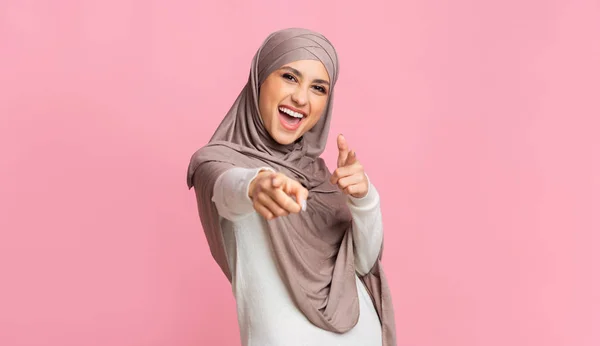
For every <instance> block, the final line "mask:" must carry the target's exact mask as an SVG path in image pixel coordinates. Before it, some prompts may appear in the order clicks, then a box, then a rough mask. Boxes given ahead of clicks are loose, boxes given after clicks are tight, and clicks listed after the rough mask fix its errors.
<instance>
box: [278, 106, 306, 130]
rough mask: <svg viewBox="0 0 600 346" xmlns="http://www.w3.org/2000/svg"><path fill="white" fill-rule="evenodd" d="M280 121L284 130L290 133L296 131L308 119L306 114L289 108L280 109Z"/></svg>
mask: <svg viewBox="0 0 600 346" xmlns="http://www.w3.org/2000/svg"><path fill="white" fill-rule="evenodd" d="M278 110H279V121H280V122H281V125H282V126H283V128H285V129H286V130H289V131H295V130H297V129H298V127H300V124H301V123H302V121H303V120H304V118H306V114H304V112H302V111H300V110H297V109H295V108H292V107H288V106H280V107H279V109H278Z"/></svg>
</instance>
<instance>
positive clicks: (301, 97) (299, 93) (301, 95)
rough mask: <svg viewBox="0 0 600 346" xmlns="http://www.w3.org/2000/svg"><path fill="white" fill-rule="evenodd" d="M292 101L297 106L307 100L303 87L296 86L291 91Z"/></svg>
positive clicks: (302, 104)
mask: <svg viewBox="0 0 600 346" xmlns="http://www.w3.org/2000/svg"><path fill="white" fill-rule="evenodd" d="M292 101H293V102H294V103H296V104H297V105H298V106H300V107H301V106H304V105H305V104H306V103H307V102H308V94H307V92H306V90H304V88H296V90H295V91H294V92H293V93H292Z"/></svg>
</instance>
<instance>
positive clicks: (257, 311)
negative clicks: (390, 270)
mask: <svg viewBox="0 0 600 346" xmlns="http://www.w3.org/2000/svg"><path fill="white" fill-rule="evenodd" d="M262 169H268V170H272V169H270V168H267V167H265V168H258V169H247V168H241V167H236V168H231V169H229V170H227V171H226V172H225V173H223V174H222V175H221V176H220V177H219V178H218V179H217V181H216V183H215V187H214V191H213V198H212V200H213V202H214V203H215V205H216V208H217V210H218V212H219V215H220V222H221V229H222V231H223V236H224V241H225V248H226V252H227V260H228V264H229V268H231V272H232V291H233V294H234V296H235V299H236V305H237V314H238V323H239V328H240V337H241V341H242V344H243V345H244V346H296V345H298V346H300V345H302V346H313V345H314V346H316V345H327V346H329V345H331V346H333V345H339V346H381V344H382V339H381V324H380V322H379V317H378V316H377V312H376V311H375V308H374V306H373V303H372V301H371V298H370V296H369V294H368V292H367V289H366V288H365V286H364V284H363V283H362V282H361V281H360V279H359V278H358V276H356V286H357V289H358V298H359V306H360V316H359V320H358V323H357V324H356V326H355V327H354V328H353V329H352V330H350V331H349V332H347V333H344V334H337V333H333V332H329V331H327V330H323V329H321V328H318V327H316V326H315V325H313V324H312V323H311V322H310V321H309V320H308V319H307V318H306V317H305V316H304V315H303V314H302V312H301V311H300V310H299V309H298V308H297V307H296V306H295V305H294V302H293V301H292V298H291V296H290V295H289V293H288V291H287V289H286V287H285V284H284V283H283V281H282V280H281V277H280V275H279V272H278V270H277V267H276V264H275V261H274V257H273V254H272V250H271V247H270V246H269V241H268V238H267V227H268V226H267V222H266V220H265V219H264V218H263V217H262V216H260V215H259V214H258V213H257V212H256V211H255V210H254V208H253V206H252V200H251V199H250V198H249V197H248V189H249V186H250V182H251V181H252V180H253V179H254V178H255V177H256V176H257V175H258V173H259V171H260V170H262ZM348 207H349V209H350V212H351V214H352V219H353V232H354V233H353V238H354V246H355V264H356V271H357V272H358V274H364V273H367V272H368V271H369V270H370V269H371V267H372V266H373V265H374V264H375V261H376V260H377V257H378V255H379V250H380V248H381V243H382V240H383V225H382V218H381V210H380V204H379V194H378V193H377V190H376V189H375V188H374V187H373V185H372V184H371V183H369V191H368V194H367V195H366V196H365V197H363V198H353V197H351V196H349V197H348Z"/></svg>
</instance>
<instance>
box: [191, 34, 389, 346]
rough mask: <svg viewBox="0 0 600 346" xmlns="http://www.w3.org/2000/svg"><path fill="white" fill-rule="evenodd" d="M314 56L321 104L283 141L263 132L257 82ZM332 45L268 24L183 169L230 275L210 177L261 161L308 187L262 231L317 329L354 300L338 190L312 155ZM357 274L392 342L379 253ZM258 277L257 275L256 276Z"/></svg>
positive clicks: (351, 319)
mask: <svg viewBox="0 0 600 346" xmlns="http://www.w3.org/2000/svg"><path fill="white" fill-rule="evenodd" d="M308 59H310V60H318V61H320V62H321V63H323V65H324V66H325V68H326V70H327V73H328V74H329V78H330V84H331V85H330V90H329V99H328V103H327V106H326V109H325V111H324V113H323V115H322V116H321V118H320V120H319V121H318V122H317V123H316V124H315V126H314V127H313V128H312V129H310V130H309V131H307V132H306V133H305V134H304V136H302V137H301V138H299V139H298V140H297V141H296V142H294V143H292V144H289V145H281V144H279V143H277V142H276V141H275V140H273V139H272V138H271V136H270V135H269V133H268V132H267V130H266V129H265V127H264V126H263V123H262V119H261V117H260V114H259V108H258V94H259V88H260V85H261V84H262V82H263V81H264V80H265V79H266V78H267V77H268V76H269V74H270V73H271V72H273V71H275V70H277V69H279V68H280V67H281V66H283V65H285V64H288V63H291V62H293V61H298V60H308ZM338 73H339V67H338V58H337V53H336V51H335V49H334V47H333V45H332V44H331V43H330V42H329V41H328V40H327V39H326V38H325V37H324V36H323V35H321V34H319V33H316V32H313V31H310V30H307V29H301V28H290V29H284V30H280V31H276V32H274V33H272V34H271V35H269V36H268V37H267V38H266V40H265V41H264V42H263V44H262V45H261V47H260V48H259V49H258V51H257V52H256V54H255V56H254V58H253V59H252V65H251V70H250V76H249V79H248V82H247V84H246V85H245V87H244V88H243V90H242V91H241V93H240V94H239V95H238V97H237V99H236V100H235V102H234V104H233V105H232V107H231V108H230V110H229V112H228V113H227V115H226V116H225V118H224V119H223V121H222V122H221V123H220V125H219V126H218V128H217V130H216V131H215V133H214V135H213V136H212V138H211V139H210V141H209V143H208V144H206V145H205V146H204V147H202V148H201V149H199V150H198V151H196V152H195V153H194V154H193V155H192V158H191V160H190V164H189V167H188V173H187V185H188V188H190V189H191V188H192V187H194V189H195V192H196V199H197V203H198V210H199V215H200V219H201V223H202V227H203V229H204V232H205V235H206V239H207V241H208V244H209V247H210V251H211V254H212V256H213V258H214V259H215V261H216V262H217V264H218V265H219V266H220V268H221V270H222V271H223V273H224V274H225V276H226V277H227V279H228V280H229V281H230V282H231V281H232V274H231V271H230V268H229V264H228V263H227V255H226V253H225V246H224V240H223V235H222V231H221V228H220V223H219V215H218V213H217V210H216V207H215V205H214V204H213V203H212V202H211V198H212V194H213V188H214V184H215V181H216V180H217V178H218V177H219V176H220V175H221V174H222V173H224V172H225V171H226V170H228V169H230V168H232V167H235V166H237V167H245V168H259V167H264V166H269V167H272V168H273V169H275V170H276V171H278V172H281V173H284V174H285V175H286V176H288V177H290V178H292V179H295V180H297V181H298V182H300V183H301V184H302V185H303V186H304V187H306V188H307V189H308V190H309V196H308V200H307V210H306V211H304V212H301V213H299V214H290V215H288V216H286V217H278V218H275V219H273V220H271V221H267V224H268V231H267V236H268V239H269V240H270V243H271V248H272V250H273V256H274V259H275V262H276V265H277V268H278V270H279V274H280V276H281V279H282V281H283V282H284V283H285V285H286V287H287V290H288V292H289V294H290V296H291V297H292V300H293V301H294V303H295V304H296V306H297V307H298V309H300V311H302V313H303V314H304V315H305V316H306V318H307V319H308V320H309V321H310V322H311V323H313V324H314V325H316V326H317V327H320V328H322V329H325V330H328V331H331V332H335V333H344V332H347V331H349V330H351V329H352V328H353V327H354V326H355V325H356V323H357V322H358V317H359V313H360V311H359V301H358V295H357V289H356V278H355V273H356V272H355V267H354V242H353V239H352V216H351V214H350V211H349V209H348V206H347V204H346V203H347V202H346V201H347V196H345V195H344V194H343V193H342V192H341V191H340V190H339V189H338V187H337V186H335V185H332V184H331V183H330V182H329V178H330V176H331V173H330V171H329V169H328V167H327V165H326V164H325V162H324V160H323V159H321V158H320V155H321V154H322V153H323V151H324V150H325V145H326V142H327V136H328V132H329V124H330V122H331V116H332V105H333V94H334V89H335V88H334V85H335V83H336V81H337V79H338ZM382 252H383V247H382V249H381V251H380V254H379V258H378V260H377V262H376V263H375V265H374V266H373V268H372V269H371V271H370V272H369V273H367V274H366V275H364V276H362V277H361V278H360V279H361V280H362V282H363V283H364V284H365V286H366V288H367V291H368V292H369V294H370V296H371V298H372V300H373V303H374V306H375V309H376V311H377V313H378V316H379V319H380V321H381V325H382V334H383V345H384V346H392V345H396V331H395V321H394V311H393V306H392V300H391V295H390V290H389V287H388V285H387V281H386V278H385V275H384V272H383V269H382V265H381V256H382ZM256 279H257V280H260V278H256Z"/></svg>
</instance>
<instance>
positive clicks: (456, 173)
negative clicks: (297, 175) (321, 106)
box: [0, 0, 600, 346]
mask: <svg viewBox="0 0 600 346" xmlns="http://www.w3.org/2000/svg"><path fill="white" fill-rule="evenodd" d="M206 3H208V4H206ZM368 4H369V7H365V6H364V4H363V3H356V4H350V3H349V2H348V1H312V0H311V1H304V2H301V3H292V2H288V3H287V4H284V2H281V1H279V0H270V1H266V0H263V1H252V4H251V2H250V1H221V2H220V4H217V2H216V1H214V2H213V1H210V2H209V1H177V2H175V1H142V0H138V1H132V0H129V1H124V0H118V1H117V0H110V1H106V0H104V1H74V0H71V1H56V0H46V1H33V0H30V1H19V0H3V1H2V2H0V150H1V154H2V163H1V164H0V213H1V214H0V230H1V232H0V280H1V282H0V345H2V346H33V345H36V346H50V345H52V346H59V345H60V346H70V345H73V346H75V345H76V346H81V345H86V346H100V345H103V346H104V345H111V346H125V345H127V346H130V345H131V346H133V345H136V346H137V345H140V346H141V345H144V346H154V345H165V346H167V345H168V346H192V345H236V344H239V336H238V327H237V322H236V315H235V305H234V301H233V298H232V295H231V291H230V288H229V286H228V284H227V282H226V280H225V278H224V276H223V275H222V274H221V273H220V272H219V271H218V267H217V266H216V264H214V262H213V261H212V259H211V257H210V254H209V252H208V249H207V246H206V242H205V239H204V234H203V233H202V229H201V228H200V222H199V219H198V215H197V210H196V205H195V201H194V197H193V192H192V191H188V190H187V189H186V186H185V173H186V168H187V164H188V159H189V157H190V155H191V154H192V153H193V151H195V150H196V149H197V148H198V147H200V146H201V145H203V144H204V143H206V141H207V140H208V138H209V136H210V135H211V134H212V131H213V130H214V128H215V126H216V125H217V124H218V122H219V121H220V119H221V117H222V116H223V115H224V113H225V112H226V110H227V109H228V108H229V106H230V105H231V103H232V102H233V100H234V98H235V96H237V94H238V92H239V91H240V89H241V87H242V86H243V84H244V83H245V82H246V79H247V76H248V69H249V66H250V60H251V58H252V55H253V54H254V52H255V50H256V48H257V47H258V46H259V45H260V43H261V42H262V40H263V39H264V38H265V37H266V35H268V34H269V33H270V32H271V31H274V30H277V29H280V28H283V27H288V26H304V27H309V28H313V29H316V30H319V31H321V32H323V33H324V34H325V35H327V36H328V37H329V38H330V39H331V40H332V41H333V42H334V44H335V45H336V47H337V49H338V51H339V54H340V58H341V76H340V80H339V85H338V89H337V99H336V106H335V118H334V121H333V129H332V131H333V132H332V136H330V146H329V149H328V151H327V152H326V155H325V157H326V159H327V161H328V162H329V163H330V164H331V165H334V164H335V161H334V159H335V155H336V154H337V152H336V148H335V144H334V143H335V142H334V141H335V134H337V133H339V132H342V133H344V134H345V135H346V137H347V139H348V141H349V143H350V145H351V146H352V147H353V148H355V149H356V150H357V153H358V157H359V159H361V160H362V161H363V163H364V164H365V166H366V169H367V173H368V174H369V175H370V177H372V179H373V182H374V183H375V184H376V186H377V187H378V189H379V190H380V193H381V195H382V199H383V201H382V203H383V213H384V220H385V225H386V232H387V233H386V245H385V246H386V254H385V257H384V263H385V266H386V268H387V274H388V277H389V281H390V283H391V286H392V290H393V294H394V302H395V307H396V315H397V325H398V336H399V345H415V346H416V345H418V346H430V345H436V346H437V345H439V346H442V345H443V346H454V345H457V346H458V345H460V346H474V345H480V346H495V345H498V346H499V345H544V346H557V345H564V346H573V345H577V346H597V345H599V344H600V268H599V265H600V251H599V249H600V247H599V245H600V232H599V231H600V216H599V215H600V139H598V138H597V137H596V136H597V135H598V132H599V130H600V120H599V116H600V101H599V99H600V3H599V2H598V1H596V0H591V1H567V0H562V1H553V2H549V1H541V0H539V1H525V2H524V1H517V0H511V1H496V2H490V1H485V2H482V1H476V0H471V1H464V0H459V1H433V0H425V1H423V0H420V1H412V2H406V1H404V2H397V1H387V2H382V1H369V2H368Z"/></svg>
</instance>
